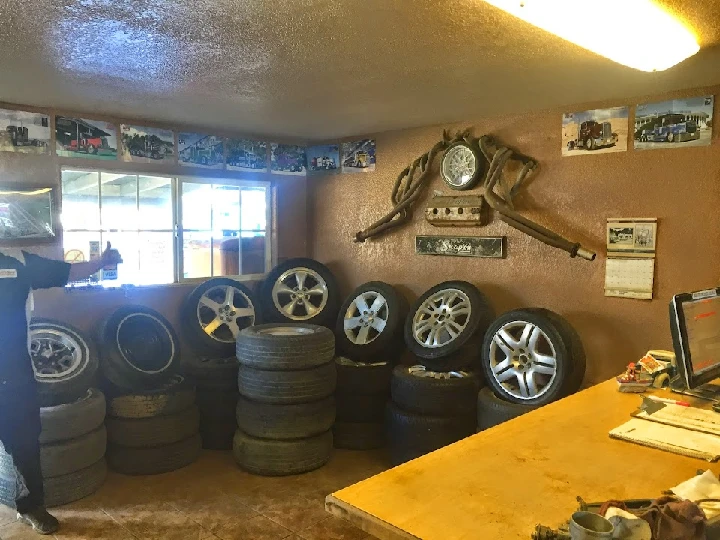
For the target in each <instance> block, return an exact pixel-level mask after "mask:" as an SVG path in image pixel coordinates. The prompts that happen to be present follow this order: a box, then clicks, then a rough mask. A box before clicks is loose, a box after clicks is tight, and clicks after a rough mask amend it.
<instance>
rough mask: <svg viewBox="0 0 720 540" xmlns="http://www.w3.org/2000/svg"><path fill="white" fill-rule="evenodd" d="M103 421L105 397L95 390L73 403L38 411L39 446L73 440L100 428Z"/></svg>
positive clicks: (43, 408)
mask: <svg viewBox="0 0 720 540" xmlns="http://www.w3.org/2000/svg"><path fill="white" fill-rule="evenodd" d="M104 420H105V396H104V395H103V393H102V392H101V391H100V390H98V389H96V388H91V389H90V390H87V391H86V393H85V396H84V397H82V398H80V399H79V400H77V401H75V402H73V403H67V404H64V405H55V406H54V407H42V408H41V409H40V424H41V426H42V431H41V432H40V439H39V441H40V444H48V443H53V442H57V441H64V440H68V439H75V438H76V437H80V436H81V435H85V434H86V433H90V432H91V431H93V430H95V429H97V428H98V427H100V426H101V425H102V424H103V422H104Z"/></svg>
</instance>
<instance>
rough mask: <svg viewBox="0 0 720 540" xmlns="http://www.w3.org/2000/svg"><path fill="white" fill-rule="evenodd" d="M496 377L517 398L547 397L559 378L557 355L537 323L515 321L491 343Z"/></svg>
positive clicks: (492, 365) (497, 333) (496, 334)
mask: <svg viewBox="0 0 720 540" xmlns="http://www.w3.org/2000/svg"><path fill="white" fill-rule="evenodd" d="M489 352H490V355H489V360H490V369H491V372H492V376H493V378H494V379H495V380H496V381H497V382H498V384H500V386H502V387H503V389H504V390H505V391H506V392H507V393H508V394H509V395H511V396H513V397H515V398H517V399H522V400H525V399H535V398H538V397H540V396H542V395H543V394H545V393H546V392H547V391H548V390H549V389H550V386H551V385H552V383H553V382H554V381H555V378H556V377H557V354H556V352H555V346H554V345H553V343H552V341H551V340H550V338H549V337H548V335H547V334H546V333H545V332H544V331H543V330H541V329H540V327H538V326H536V325H534V324H533V323H530V322H526V321H511V322H509V323H507V324H505V325H503V326H501V327H500V328H499V329H498V331H497V332H495V335H494V336H493V338H492V341H491V342H490V351H489Z"/></svg>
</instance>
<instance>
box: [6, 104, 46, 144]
mask: <svg viewBox="0 0 720 540" xmlns="http://www.w3.org/2000/svg"><path fill="white" fill-rule="evenodd" d="M0 152H21V153H23V154H36V155H41V154H49V153H50V117H49V116H47V115H46V114H38V113H31V112H26V111H13V110H10V109H0Z"/></svg>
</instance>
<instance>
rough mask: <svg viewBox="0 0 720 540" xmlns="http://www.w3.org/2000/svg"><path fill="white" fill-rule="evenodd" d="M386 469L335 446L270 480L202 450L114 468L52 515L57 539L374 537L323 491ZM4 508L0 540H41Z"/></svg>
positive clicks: (376, 457) (378, 457)
mask: <svg viewBox="0 0 720 540" xmlns="http://www.w3.org/2000/svg"><path fill="white" fill-rule="evenodd" d="M387 467H388V464H387V461H386V459H385V456H384V454H383V453H381V452H351V451H347V450H337V451H335V454H334V455H333V458H332V460H331V461H330V463H328V464H327V465H326V466H325V467H322V468H321V469H318V470H316V471H313V472H310V473H307V474H303V475H298V476H287V477H277V478H269V477H262V476H253V475H250V474H248V473H246V472H244V471H242V470H240V469H239V468H238V467H237V465H235V462H234V461H233V458H232V454H231V453H230V452H204V453H203V455H202V456H201V458H200V459H199V460H198V461H197V462H196V463H194V464H193V465H191V466H190V467H186V468H184V469H181V470H179V471H175V472H172V473H168V474H162V475H158V476H142V477H132V476H123V475H119V474H115V473H109V475H108V479H107V482H106V483H105V485H104V486H103V487H102V489H101V490H100V491H98V492H97V493H96V494H94V495H92V496H91V497H88V498H87V499H83V500H81V501H77V502H75V503H72V504H70V505H67V506H64V507H60V508H56V509H54V510H53V513H54V514H55V515H56V516H57V517H58V519H60V521H61V530H60V531H59V532H58V533H57V534H56V535H55V538H56V539H57V540H79V539H103V540H133V539H142V540H151V539H157V540H176V539H177V540H218V539H220V540H241V539H242V540H245V539H247V540H281V539H284V540H370V539H371V538H373V537H372V536H369V535H368V534H367V533H365V532H363V531H361V530H360V529H357V528H356V527H354V526H352V525H350V524H349V523H348V522H346V521H344V520H341V519H338V518H335V517H333V516H331V515H330V514H328V513H327V512H325V507H324V503H325V496H326V495H328V494H330V493H332V492H333V491H337V490H338V489H342V488H343V487H346V486H349V485H351V484H354V483H355V482H358V481H360V480H363V479H365V478H368V477H370V476H373V475H375V474H377V473H379V472H381V471H383V470H385V469H386V468H387ZM39 538H41V537H40V536H38V535H37V534H36V533H34V532H33V531H31V530H29V529H28V528H27V527H25V526H23V525H20V524H18V523H16V522H15V513H14V512H13V511H11V510H10V509H7V508H5V507H0V539H2V540H29V539H33V540H38V539H39Z"/></svg>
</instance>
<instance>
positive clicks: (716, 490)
mask: <svg viewBox="0 0 720 540" xmlns="http://www.w3.org/2000/svg"><path fill="white" fill-rule="evenodd" d="M671 491H672V492H673V493H674V494H675V495H677V496H678V497H680V498H681V499H687V500H689V501H701V500H702V499H720V480H718V478H717V476H715V475H714V474H713V473H712V471H710V470H707V471H705V472H704V473H703V474H699V475H697V476H693V477H692V478H690V480H685V481H684V482H681V483H680V484H678V485H677V486H675V487H674V488H672V490H671ZM698 506H700V508H701V509H702V511H703V512H705V517H706V518H707V519H708V520H711V519H713V518H716V517H718V516H720V502H714V501H707V502H701V503H699V504H698Z"/></svg>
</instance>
